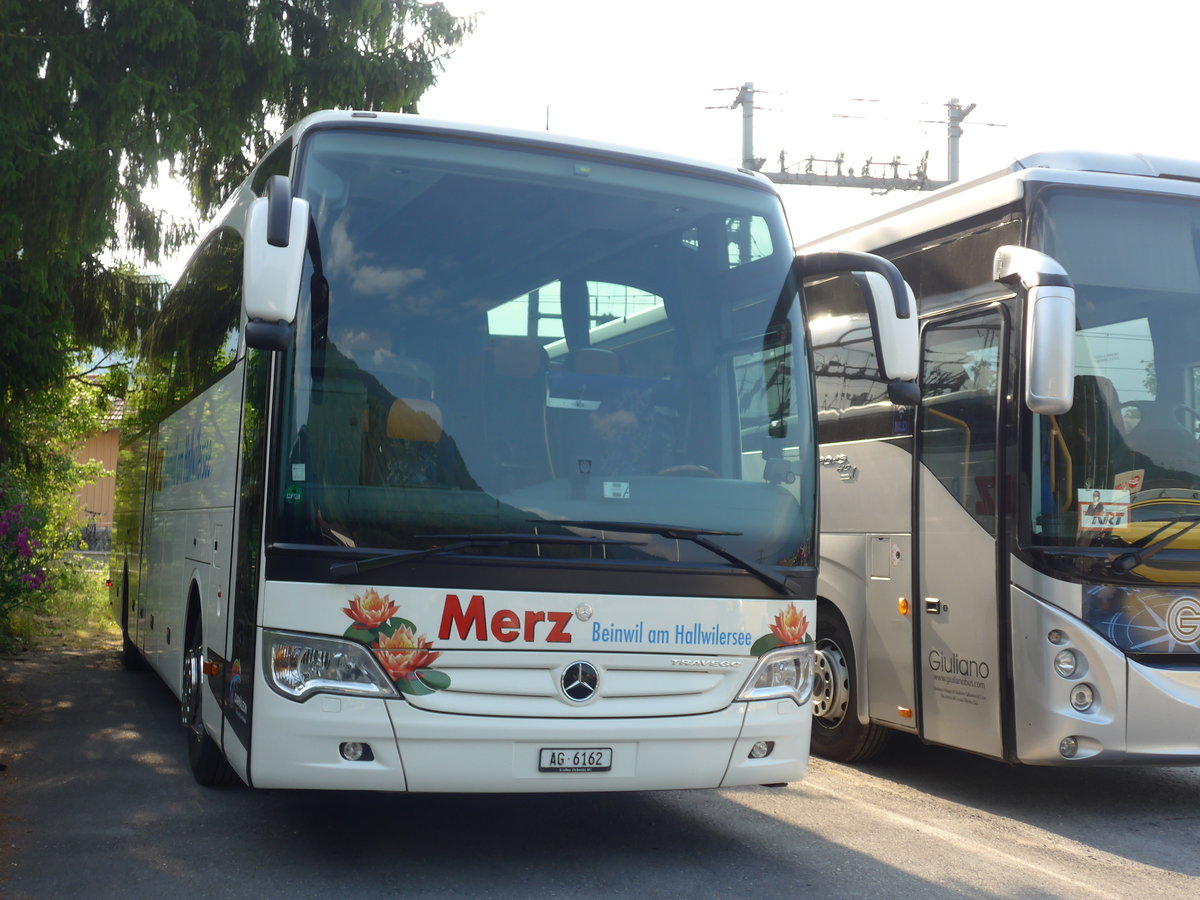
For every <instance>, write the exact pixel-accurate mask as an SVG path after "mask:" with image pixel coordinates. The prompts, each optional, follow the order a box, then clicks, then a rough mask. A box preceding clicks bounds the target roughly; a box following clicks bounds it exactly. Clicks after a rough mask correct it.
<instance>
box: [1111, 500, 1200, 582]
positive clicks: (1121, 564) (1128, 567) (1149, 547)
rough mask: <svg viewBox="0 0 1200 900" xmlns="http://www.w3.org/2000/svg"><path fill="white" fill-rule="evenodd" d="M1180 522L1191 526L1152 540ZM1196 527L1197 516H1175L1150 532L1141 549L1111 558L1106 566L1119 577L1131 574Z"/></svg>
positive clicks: (1199, 521) (1199, 519) (1199, 522)
mask: <svg viewBox="0 0 1200 900" xmlns="http://www.w3.org/2000/svg"><path fill="white" fill-rule="evenodd" d="M1180 522H1190V523H1191V524H1190V525H1188V526H1187V527H1186V528H1180V529H1179V530H1178V531H1176V532H1175V533H1174V534H1168V535H1167V536H1166V537H1165V538H1162V539H1160V540H1157V541H1155V540H1154V539H1155V538H1156V537H1158V536H1159V535H1160V534H1162V533H1163V532H1164V531H1166V530H1167V529H1168V528H1170V527H1171V526H1172V525H1178V524H1179V523H1180ZM1197 525H1200V516H1198V515H1191V514H1189V515H1184V516H1176V517H1175V518H1173V519H1171V520H1169V521H1168V522H1167V523H1166V524H1165V525H1163V526H1162V527H1161V528H1156V529H1155V530H1154V531H1152V532H1150V534H1149V535H1147V536H1146V538H1145V543H1143V544H1142V546H1141V547H1138V548H1137V549H1136V550H1130V551H1129V552H1127V553H1122V554H1121V555H1120V556H1114V557H1111V558H1110V559H1109V561H1108V564H1109V565H1110V566H1111V567H1112V570H1113V571H1114V572H1117V573H1119V574H1121V575H1124V574H1126V573H1128V572H1132V571H1133V570H1134V569H1136V568H1137V567H1138V566H1140V565H1141V564H1142V563H1144V562H1145V561H1146V560H1148V559H1152V558H1153V557H1155V556H1157V555H1158V552H1159V551H1160V550H1165V549H1166V548H1167V547H1168V546H1169V545H1171V544H1172V543H1174V542H1175V540H1176V538H1180V537H1183V535H1185V534H1187V533H1188V532H1189V531H1191V530H1192V529H1193V528H1195V527H1196V526H1197Z"/></svg>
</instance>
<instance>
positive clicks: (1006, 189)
mask: <svg viewBox="0 0 1200 900" xmlns="http://www.w3.org/2000/svg"><path fill="white" fill-rule="evenodd" d="M1147 179H1157V180H1158V181H1157V183H1155V184H1154V185H1153V187H1152V189H1153V190H1160V191H1164V192H1168V193H1187V194H1193V195H1194V194H1197V193H1200V161H1195V160H1184V159H1174V158H1171V157H1167V156H1152V155H1146V154H1141V153H1104V152H1099V151H1092V150H1061V151H1051V152H1043V153H1034V154H1031V155H1029V156H1026V157H1024V158H1022V159H1019V160H1016V161H1014V162H1013V163H1012V165H1009V166H1006V167H1005V168H1003V169H1000V170H999V171H997V172H993V173H991V174H990V175H984V176H983V177H981V178H977V179H975V180H973V181H967V182H963V183H962V184H954V185H950V186H949V187H945V188H942V189H941V190H938V191H934V192H933V193H931V194H929V195H928V196H926V197H923V198H922V199H920V200H918V201H916V202H915V203H911V204H909V205H908V206H904V207H901V208H900V209H897V210H893V211H892V212H889V213H885V214H883V215H881V216H876V217H875V218H872V219H868V220H867V221H865V222H861V223H859V224H857V225H854V226H851V227H850V228H844V229H842V230H841V231H836V232H833V233H832V234H827V235H824V236H823V237H820V238H816V239H815V240H811V241H806V242H805V243H804V244H803V245H802V246H801V247H798V248H797V249H798V250H800V251H812V250H817V249H822V248H827V247H837V248H838V249H841V250H864V251H868V252H875V251H879V250H883V249H886V248H887V247H890V246H892V245H893V244H897V243H900V242H902V241H905V240H908V239H909V238H912V237H916V236H917V235H920V234H926V233H930V232H934V231H937V230H938V229H940V228H943V227H945V226H947V225H951V224H953V223H955V222H961V221H965V220H967V219H970V218H971V217H973V216H976V215H982V214H984V213H987V212H989V211H991V210H994V209H999V208H1001V207H1003V206H1006V205H1008V204H1010V203H1015V202H1016V201H1017V200H1019V199H1020V198H1021V197H1023V196H1024V194H1025V183H1026V182H1029V181H1038V182H1054V183H1057V184H1075V185H1090V186H1095V187H1113V188H1131V189H1142V190H1145V189H1147V188H1148V187H1150V186H1149V185H1148V184H1147Z"/></svg>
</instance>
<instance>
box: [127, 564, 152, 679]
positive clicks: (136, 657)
mask: <svg viewBox="0 0 1200 900" xmlns="http://www.w3.org/2000/svg"><path fill="white" fill-rule="evenodd" d="M120 615H121V666H122V667H123V668H124V669H125V671H127V672H142V671H145V670H146V669H148V668H149V666H148V665H147V664H146V657H144V656H142V651H141V650H139V649H138V646H137V644H135V643H134V642H133V639H132V638H130V637H129V562H128V560H126V562H125V565H124V566H123V567H122V571H121V612H120Z"/></svg>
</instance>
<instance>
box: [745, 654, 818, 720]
mask: <svg viewBox="0 0 1200 900" xmlns="http://www.w3.org/2000/svg"><path fill="white" fill-rule="evenodd" d="M814 646H815V645H814V644H812V643H811V642H810V643H807V644H796V645H794V646H790V647H780V648H779V649H777V650H772V651H770V652H769V653H764V654H763V655H762V656H761V657H760V658H759V660H758V664H757V665H756V666H755V667H754V669H753V671H751V672H750V677H749V678H747V679H746V684H745V685H744V686H743V687H742V690H741V692H740V693H739V694H738V697H737V698H738V699H739V700H775V699H781V698H790V699H792V700H795V701H796V703H797V704H799V705H801V706H803V705H804V704H805V703H807V702H808V701H809V699H810V698H811V697H812V680H813V647H814Z"/></svg>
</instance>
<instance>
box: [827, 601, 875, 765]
mask: <svg viewBox="0 0 1200 900" xmlns="http://www.w3.org/2000/svg"><path fill="white" fill-rule="evenodd" d="M816 651H817V653H816V666H815V670H814V673H813V675H814V677H813V725H812V751H813V753H815V754H817V756H823V757H825V758H826V759H832V760H836V761H837V762H865V761H866V760H868V759H871V758H872V757H874V756H876V755H877V754H878V753H879V752H880V751H881V750H882V749H883V747H884V745H885V744H886V743H887V740H888V738H889V737H890V736H891V732H890V731H888V730H887V729H886V728H882V727H880V726H879V725H876V724H874V723H869V724H867V725H864V724H862V723H861V722H860V721H859V720H858V715H857V713H856V712H855V710H856V708H857V706H858V683H857V682H858V677H857V676H856V675H855V670H854V646H853V644H852V643H851V641H850V630H849V629H848V628H847V627H846V623H845V622H844V621H843V620H842V617H841V615H840V614H838V612H837V611H836V610H835V609H834V608H833V607H832V606H828V605H826V604H822V605H821V608H820V609H819V610H818V611H817V646H816Z"/></svg>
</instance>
